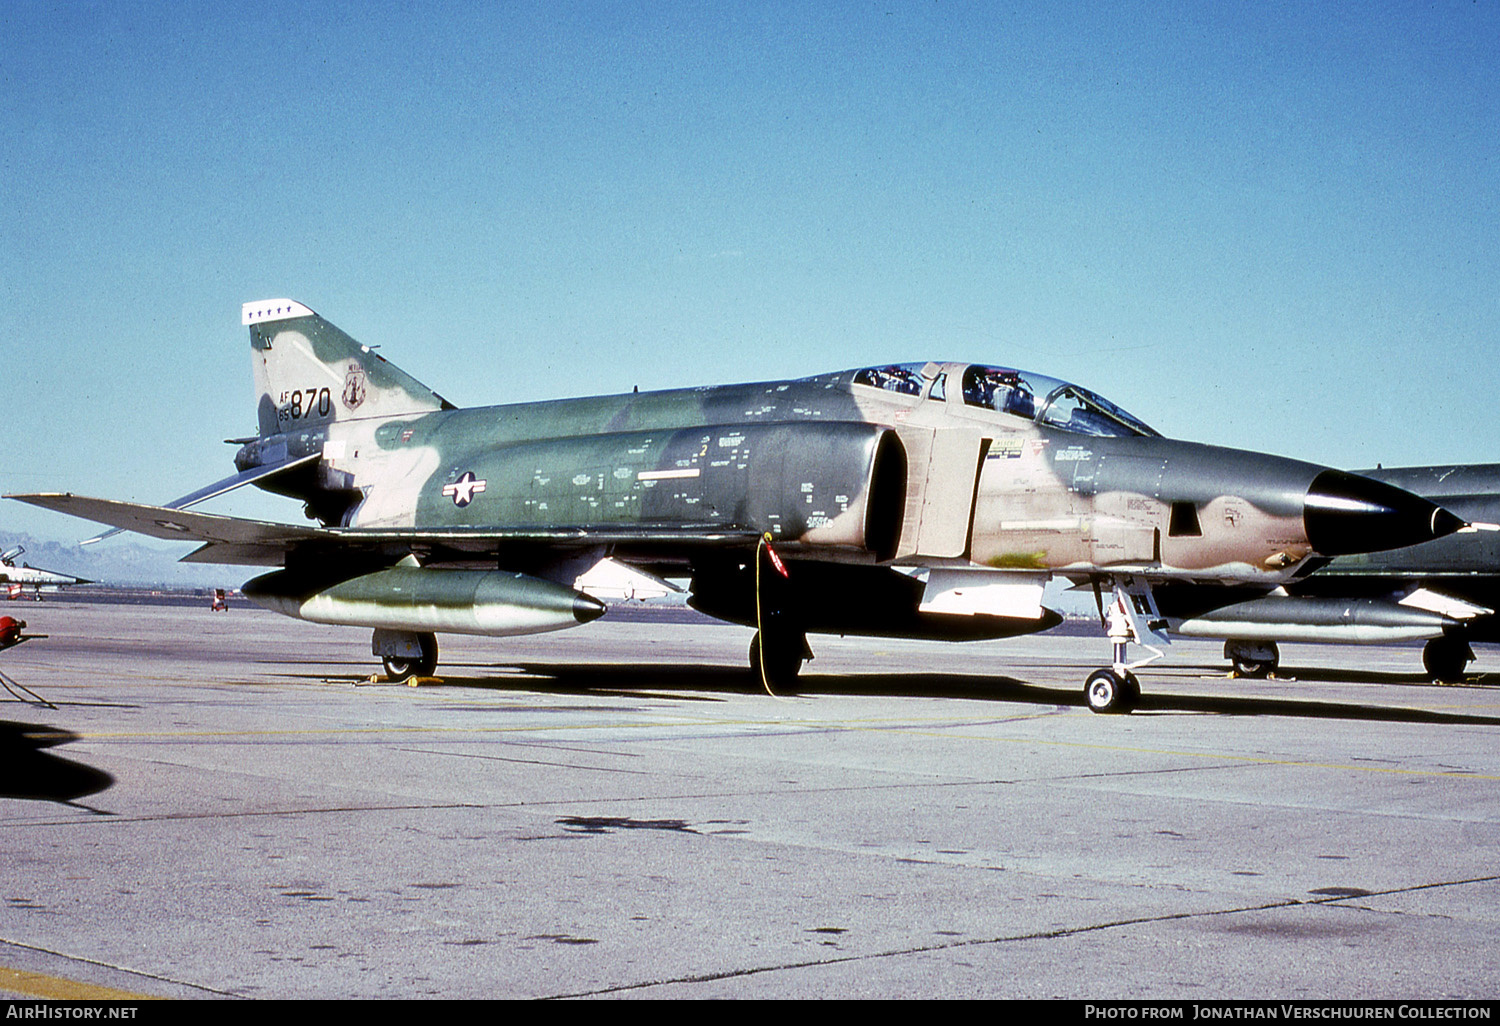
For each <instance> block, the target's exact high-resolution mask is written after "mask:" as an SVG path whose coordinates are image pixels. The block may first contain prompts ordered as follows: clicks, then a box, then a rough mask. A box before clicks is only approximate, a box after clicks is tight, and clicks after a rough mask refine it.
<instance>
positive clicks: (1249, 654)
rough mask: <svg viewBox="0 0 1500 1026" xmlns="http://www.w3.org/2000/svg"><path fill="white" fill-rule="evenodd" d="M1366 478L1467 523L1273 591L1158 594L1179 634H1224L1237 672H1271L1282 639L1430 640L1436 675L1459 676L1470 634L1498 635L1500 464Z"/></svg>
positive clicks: (1345, 561)
mask: <svg viewBox="0 0 1500 1026" xmlns="http://www.w3.org/2000/svg"><path fill="white" fill-rule="evenodd" d="M1360 473H1361V474H1362V475H1364V476H1366V477H1369V478H1373V479H1375V480H1379V481H1384V482H1386V483H1388V484H1392V485H1395V486H1397V487H1400V488H1404V489H1406V490H1408V491H1411V492H1415V493H1416V494H1418V495H1423V496H1426V497H1428V498H1430V499H1433V500H1434V501H1437V502H1441V503H1442V504H1443V507H1444V508H1445V509H1448V510H1451V511H1452V512H1454V513H1455V514H1457V515H1458V516H1460V517H1463V518H1465V519H1467V520H1468V521H1469V522H1470V526H1469V527H1467V528H1465V529H1464V530H1462V531H1459V532H1456V533H1454V534H1451V535H1449V536H1447V537H1444V538H1439V539H1434V540H1430V541H1426V542H1422V543H1421V544H1418V545H1414V546H1412V547H1410V548H1404V549H1397V550H1394V551H1390V552H1381V553H1377V554H1368V553H1364V554H1357V555H1342V556H1339V557H1338V558H1337V559H1334V560H1333V561H1332V562H1330V563H1329V564H1328V565H1327V566H1325V567H1323V568H1322V569H1320V570H1318V571H1316V572H1315V573H1312V574H1310V575H1307V576H1305V577H1301V578H1298V579H1296V580H1293V581H1290V582H1288V583H1287V584H1286V585H1284V586H1283V587H1281V588H1278V589H1277V590H1276V591H1275V592H1274V593H1270V594H1265V595H1256V596H1254V597H1250V598H1245V599H1243V600H1240V601H1234V602H1232V603H1231V604H1228V605H1220V606H1218V607H1217V608H1213V609H1209V610H1206V611H1205V610H1203V609H1202V606H1203V604H1204V603H1205V602H1208V603H1222V602H1224V601H1225V599H1226V596H1227V595H1229V594H1230V593H1229V592H1227V591H1226V590H1225V589H1222V588H1220V589H1212V590H1210V589H1197V590H1196V591H1193V590H1191V589H1183V588H1174V587H1172V586H1168V587H1166V588H1164V589H1161V590H1160V591H1159V592H1158V595H1157V598H1158V600H1159V602H1160V604H1161V610H1162V611H1163V612H1164V613H1165V614H1166V615H1167V617H1168V621H1169V623H1172V624H1174V627H1173V630H1174V633H1178V634H1182V635H1184V636H1188V637H1200V638H1224V639H1226V640H1225V644H1224V655H1225V657H1226V658H1228V659H1229V660H1231V662H1232V663H1233V665H1234V668H1235V670H1236V672H1238V673H1240V674H1241V675H1243V676H1247V677H1264V676H1266V675H1267V674H1269V673H1271V672H1273V671H1275V669H1276V668H1277V666H1278V664H1279V662H1280V658H1281V654H1280V651H1279V649H1278V647H1277V642H1287V641H1301V642H1326V643H1335V642H1338V643H1344V644H1391V643H1394V642H1401V641H1425V642H1426V644H1425V645H1424V646H1423V649H1422V665H1423V666H1424V667H1425V668H1426V670H1427V672H1428V674H1429V675H1431V676H1432V677H1433V678H1434V679H1436V680H1444V681H1453V680H1458V679H1460V678H1462V676H1463V672H1464V668H1465V666H1467V665H1468V663H1469V662H1470V661H1471V660H1472V659H1473V658H1474V650H1473V648H1472V647H1470V642H1473V641H1500V616H1497V615H1496V610H1497V609H1500V464H1495V463H1488V464H1473V465H1468V466H1436V467H1405V468H1385V469H1380V468H1377V469H1375V470H1365V471H1361V472H1360Z"/></svg>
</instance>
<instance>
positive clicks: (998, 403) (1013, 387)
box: [854, 363, 1159, 436]
mask: <svg viewBox="0 0 1500 1026" xmlns="http://www.w3.org/2000/svg"><path fill="white" fill-rule="evenodd" d="M950 375H956V376H957V378H958V387H959V391H958V393H957V394H958V396H961V397H962V401H963V403H964V405H966V406H974V407H978V408H980V409H986V410H995V411H996V412H998V413H1008V414H1010V415H1012V416H1015V417H1022V418H1025V419H1026V420H1030V421H1034V422H1036V423H1038V424H1046V425H1048V426H1049V427H1054V428H1057V429H1059V430H1061V431H1071V432H1073V433H1074V434H1080V435H1116V436H1126V435H1156V434H1158V433H1159V432H1157V431H1154V430H1152V429H1151V428H1150V427H1148V426H1147V425H1146V424H1145V423H1144V422H1142V421H1140V420H1138V419H1137V418H1135V417H1133V416H1131V415H1130V414H1129V413H1126V412H1125V411H1124V410H1122V409H1120V408H1119V407H1118V406H1116V405H1115V404H1114V403H1112V402H1110V401H1109V400H1108V399H1105V398H1104V397H1103V396H1100V395H1096V394H1095V393H1093V392H1090V391H1089V390H1088V389H1086V388H1082V387H1080V386H1078V385H1073V384H1069V383H1068V382H1066V381H1059V380H1057V379H1056V378H1049V377H1047V376H1046V375H1043V374H1033V373H1031V372H1030V371H1019V370H1011V369H1009V368H1006V367H986V366H984V365H982V364H977V363H976V364H967V365H965V364H937V363H925V364H924V363H901V364H891V365H888V366H885V367H866V368H865V369H864V370H860V371H855V372H854V384H856V385H869V386H870V387H872V388H880V389H884V390H885V391H887V392H896V393H899V394H901V395H912V396H921V397H923V398H926V399H928V400H929V401H938V402H943V401H951V400H949V399H948V393H949V391H950V390H951V389H952V387H953V384H952V382H950V381H949V376H950Z"/></svg>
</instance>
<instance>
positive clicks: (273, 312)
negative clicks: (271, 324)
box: [240, 299, 313, 324]
mask: <svg viewBox="0 0 1500 1026" xmlns="http://www.w3.org/2000/svg"><path fill="white" fill-rule="evenodd" d="M312 316H313V312H312V311H311V310H309V309H308V308H307V307H305V306H303V305H302V304H301V303H299V302H297V301H296V300H295V299H262V300H261V301H260V302H258V303H246V304H245V305H244V306H242V307H240V323H241V324H260V323H261V322H262V321H284V320H287V319H288V318H291V317H312Z"/></svg>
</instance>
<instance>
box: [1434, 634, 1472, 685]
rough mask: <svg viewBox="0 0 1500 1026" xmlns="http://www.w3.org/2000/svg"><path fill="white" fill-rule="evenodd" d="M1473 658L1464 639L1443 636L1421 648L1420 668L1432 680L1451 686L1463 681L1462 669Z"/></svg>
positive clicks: (1470, 649) (1467, 642)
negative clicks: (1425, 671) (1423, 669)
mask: <svg viewBox="0 0 1500 1026" xmlns="http://www.w3.org/2000/svg"><path fill="white" fill-rule="evenodd" d="M1473 658H1474V650H1473V649H1472V648H1470V647H1469V641H1468V639H1467V638H1464V637H1454V636H1450V635H1444V636H1443V637H1441V638H1433V639H1432V640H1431V641H1429V642H1428V643H1427V644H1426V645H1423V646H1422V666H1423V668H1425V669H1426V670H1427V675H1428V676H1429V677H1431V678H1432V679H1433V680H1435V681H1437V682H1439V683H1443V684H1452V683H1456V682H1458V681H1461V680H1463V679H1464V669H1465V668H1466V667H1467V666H1468V665H1469V662H1470V660H1472V659H1473Z"/></svg>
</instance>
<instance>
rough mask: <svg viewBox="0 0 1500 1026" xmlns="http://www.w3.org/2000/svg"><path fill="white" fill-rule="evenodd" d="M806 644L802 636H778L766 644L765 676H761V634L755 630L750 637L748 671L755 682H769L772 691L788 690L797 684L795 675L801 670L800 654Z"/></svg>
mask: <svg viewBox="0 0 1500 1026" xmlns="http://www.w3.org/2000/svg"><path fill="white" fill-rule="evenodd" d="M806 645H807V639H806V638H805V637H803V636H800V635H799V636H796V637H792V638H780V639H775V638H774V636H773V640H772V642H771V644H769V645H767V646H766V652H767V660H766V664H765V677H764V679H762V677H761V634H760V632H759V631H756V632H755V637H754V638H752V639H750V673H751V674H752V675H753V676H754V677H755V682H756V684H762V683H764V684H769V685H770V687H771V690H772V691H790V690H792V689H793V688H795V687H796V685H797V675H798V674H799V673H801V672H802V654H803V650H804V648H805V647H806Z"/></svg>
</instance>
